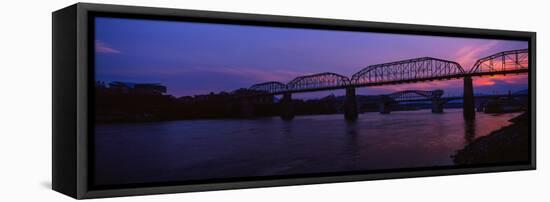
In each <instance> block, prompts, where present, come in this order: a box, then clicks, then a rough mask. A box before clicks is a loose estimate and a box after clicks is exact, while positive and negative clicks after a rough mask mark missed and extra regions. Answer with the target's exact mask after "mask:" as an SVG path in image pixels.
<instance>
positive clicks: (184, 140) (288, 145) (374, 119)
mask: <svg viewBox="0 0 550 202" xmlns="http://www.w3.org/2000/svg"><path fill="white" fill-rule="evenodd" d="M516 115H518V114H513V113H510V114H502V115H494V116H493V115H487V114H483V113H479V114H477V115H476V120H474V121H471V122H463V121H462V120H463V119H462V111H460V110H447V111H446V112H445V113H443V114H432V113H431V112H430V111H427V110H420V111H407V112H392V113H391V114H387V115H380V114H378V113H365V114H361V115H360V117H359V119H358V120H357V121H353V122H350V121H345V119H344V117H343V115H341V114H336V115H318V116H297V117H296V118H295V119H294V120H292V121H282V120H281V119H280V118H279V117H273V118H266V119H258V120H193V121H170V122H156V123H147V124H108V125H98V126H97V127H96V130H95V131H96V135H95V145H96V150H95V151H96V159H95V161H96V162H95V165H96V175H94V176H95V177H96V181H97V182H98V183H99V184H110V183H115V182H116V183H139V182H157V181H167V180H193V179H205V178H221V177H244V176H264V175H285V174H301V173H319V172H339V171H340V172H341V171H349V170H376V169H388V168H410V167H425V166H437V165H452V164H453V162H452V159H451V158H450V157H449V156H451V155H452V154H454V153H455V151H456V150H458V149H461V148H463V147H464V146H465V145H466V144H467V143H470V142H472V141H474V140H475V139H476V138H478V137H480V136H483V135H486V134H489V133H490V132H492V131H494V130H497V129H499V128H501V127H502V126H505V125H508V124H510V123H509V122H508V120H509V119H511V118H513V117H515V116H516Z"/></svg>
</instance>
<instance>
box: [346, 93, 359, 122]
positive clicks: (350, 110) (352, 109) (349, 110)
mask: <svg viewBox="0 0 550 202" xmlns="http://www.w3.org/2000/svg"><path fill="white" fill-rule="evenodd" d="M357 111H358V110H357V98H356V97H355V88H354V87H348V88H346V100H345V101H344V117H345V118H346V120H350V121H352V120H356V119H357V117H358V112H357Z"/></svg>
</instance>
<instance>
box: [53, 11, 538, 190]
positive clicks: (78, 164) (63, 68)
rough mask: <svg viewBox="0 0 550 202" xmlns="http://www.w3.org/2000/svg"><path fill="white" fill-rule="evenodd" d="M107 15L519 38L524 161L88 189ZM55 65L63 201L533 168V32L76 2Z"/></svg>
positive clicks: (56, 164)
mask: <svg viewBox="0 0 550 202" xmlns="http://www.w3.org/2000/svg"><path fill="white" fill-rule="evenodd" d="M94 16H113V17H117V16H118V17H131V18H145V19H162V20H176V21H199V22H215V23H230V24H246V25H261V26H282V27H300V28H311V29H331V30H350V31H368V32H383V33H402V34H414V35H433V36H453V37H471V38H491V39H521V40H528V42H529V65H530V67H529V74H528V75H529V103H530V105H529V110H528V112H529V117H530V131H529V133H530V150H531V151H530V162H528V163H525V164H499V165H482V166H479V165H476V166H452V167H438V168H437V169H433V168H421V169H396V170H385V171H384V172H370V173H364V172H355V173H351V172H350V173H334V174H329V175H326V174H325V175H315V174H313V175H299V176H287V177H284V178H282V177H271V178H269V177H265V178H247V179H230V180H224V181H210V182H196V183H187V184H181V183H164V184H143V185H139V186H123V187H117V186H114V187H100V188H98V187H94V185H93V183H91V179H93V178H92V176H91V175H92V173H91V172H89V171H90V168H91V167H92V166H93V165H92V164H93V161H90V159H92V158H93V156H92V155H93V146H92V144H93V141H91V140H92V139H91V138H92V135H90V134H92V133H93V127H92V126H93V125H94V122H93V120H94V119H93V102H94V99H93V96H94V94H93V93H92V92H94V91H93V85H92V84H93V82H94V80H93V75H94V74H93V68H92V67H93V48H94V43H93V41H94V40H92V39H93V20H92V19H93V17H94ZM52 21H53V26H52V32H53V33H52V35H53V38H52V42H53V44H52V46H53V48H52V52H53V54H52V66H53V68H52V69H53V72H52V73H53V83H52V87H53V95H52V99H53V100H52V103H53V106H52V108H53V124H52V188H53V189H54V190H56V191H58V192H61V193H63V194H66V195H68V196H71V197H74V198H77V199H85V198H98V197H114V196H130V195H144V194H163V193H179V192H194V191H206V190H223V189H239V188H253V187H270V186H286V185H305V184H315V183H333V182H350V181H362V180H378V179H392V178H408V177H424V176H441V175H456V174H473V173H486V172H503V171H518V170H534V169H536V135H535V133H536V131H535V130H536V124H535V123H536V115H535V114H536V97H535V95H536V94H535V92H536V85H535V84H536V81H535V79H536V77H535V70H536V33H535V32H522V31H505V30H490V29H473V28H458V27H443V26H427V25H413V24H397V23H380V22H364V21H352V20H334V19H318V18H304V17H287V16H275V15H257V14H242V13H229V12H212V11H197V10H183V9H167V8H151V7H134V6H119V5H106V4H90V3H77V4H74V5H72V6H69V7H66V8H63V9H61V10H58V11H55V12H53V14H52Z"/></svg>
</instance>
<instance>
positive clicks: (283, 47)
mask: <svg viewBox="0 0 550 202" xmlns="http://www.w3.org/2000/svg"><path fill="white" fill-rule="evenodd" d="M527 47H528V44H527V42H526V41H507V40H487V39H471V38H455V37H436V36H418V35H401V34H381V33H365V32H349V31H332V30H312V29H297V28H276V27H261V26H243V25H223V24H206V23H188V22H172V21H157V20H134V19H120V18H104V17H100V18H96V41H95V48H96V69H95V70H96V80H100V81H105V82H111V81H127V82H147V83H162V84H163V85H166V86H167V87H168V94H172V95H174V96H183V95H195V94H206V93H209V92H220V91H228V92H229V91H232V90H235V89H238V88H244V87H249V86H251V85H253V84H255V83H260V82H266V81H272V80H276V81H281V82H283V83H287V82H288V81H290V80H292V79H293V78H294V77H296V76H299V75H305V74H312V73H319V72H334V73H338V74H342V75H345V76H348V77H351V75H352V74H354V73H355V72H358V71H359V70H361V69H362V68H364V67H366V66H368V65H372V64H378V63H385V62H392V61H397V60H403V59H411V58H417V57H424V56H430V57H436V58H441V59H446V60H452V61H456V62H458V63H460V64H461V65H462V67H464V68H465V70H469V69H470V67H471V66H472V65H473V64H474V63H475V61H476V60H477V59H479V58H481V57H484V56H487V55H491V54H494V53H497V52H501V51H505V50H512V49H523V48H527ZM474 85H475V87H476V88H475V91H476V93H494V92H506V91H508V90H512V91H517V90H523V89H527V76H526V75H520V76H506V77H503V76H497V77H493V78H486V77H485V78H474ZM405 89H423V90H433V89H443V90H445V92H446V94H451V95H455V94H459V93H461V92H462V81H461V80H451V81H439V82H426V83H416V84H407V85H393V86H382V87H376V88H361V89H359V90H358V93H360V94H381V93H389V92H393V91H398V90H405ZM330 93H335V94H343V93H344V92H343V90H342V92H340V91H335V92H319V93H309V94H302V95H298V96H296V97H298V98H300V97H311V96H314V97H318V96H325V95H328V94H330Z"/></svg>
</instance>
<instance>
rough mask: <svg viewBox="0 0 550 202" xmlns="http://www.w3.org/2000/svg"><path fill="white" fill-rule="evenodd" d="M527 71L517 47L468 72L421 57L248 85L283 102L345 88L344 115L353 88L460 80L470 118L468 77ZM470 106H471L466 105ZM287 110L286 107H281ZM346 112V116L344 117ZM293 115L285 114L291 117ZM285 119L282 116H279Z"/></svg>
mask: <svg viewBox="0 0 550 202" xmlns="http://www.w3.org/2000/svg"><path fill="white" fill-rule="evenodd" d="M528 72H529V50H528V49H519V50H510V51H504V52H499V53H496V54H493V55H489V56H487V57H483V58H481V59H479V60H477V61H476V63H475V64H474V65H473V67H472V68H471V69H470V70H469V71H465V70H464V68H462V66H461V65H460V64H459V63H457V62H454V61H449V60H443V59H438V58H433V57H421V58H414V59H408V60H401V61H396V62H389V63H382V64H374V65H370V66H367V67H365V68H363V69H361V70H360V71H359V72H357V73H355V74H353V75H352V76H351V78H350V77H346V76H344V75H340V74H336V73H332V72H324V73H318V74H311V75H304V76H299V77H296V78H294V79H293V80H291V81H290V82H288V83H286V84H285V83H283V82H280V81H268V82H264V83H258V84H254V85H252V86H251V87H250V88H248V90H250V91H251V92H253V93H252V95H283V99H282V100H283V102H285V101H286V102H289V101H291V97H290V96H291V94H292V93H301V92H314V91H325V90H337V89H346V96H347V98H348V100H349V103H348V104H347V106H350V109H349V110H347V111H346V118H348V119H354V117H355V118H356V117H357V112H356V111H357V110H356V109H353V108H356V101H355V100H354V99H355V88H360V87H369V86H382V85H397V84H407V83H416V82H429V81H436V80H450V79H464V105H465V106H464V116H465V117H469V118H468V119H472V118H473V116H474V114H475V113H474V110H473V84H472V77H480V76H492V75H506V74H521V73H528ZM470 105H471V106H470ZM283 111H287V112H288V111H289V110H283ZM348 115H349V116H348ZM292 117H293V116H290V115H289V116H286V119H291V118H292ZM283 118H285V116H283Z"/></svg>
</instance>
